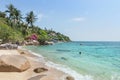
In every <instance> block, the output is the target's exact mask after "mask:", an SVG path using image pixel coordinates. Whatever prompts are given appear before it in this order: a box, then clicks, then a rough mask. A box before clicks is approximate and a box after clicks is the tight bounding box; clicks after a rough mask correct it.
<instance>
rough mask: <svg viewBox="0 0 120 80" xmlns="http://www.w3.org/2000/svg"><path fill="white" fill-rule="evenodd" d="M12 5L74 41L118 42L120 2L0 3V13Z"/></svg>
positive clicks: (2, 0)
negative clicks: (30, 12) (32, 14)
mask: <svg viewBox="0 0 120 80" xmlns="http://www.w3.org/2000/svg"><path fill="white" fill-rule="evenodd" d="M10 3H12V4H13V5H14V6H15V7H16V8H18V9H20V10H21V11H22V14H23V15H25V14H26V13H27V12H29V11H32V10H33V11H34V12H35V14H36V16H37V17H38V20H37V22H36V23H35V25H38V26H40V27H42V28H44V27H46V28H48V29H51V28H52V29H53V30H55V31H58V32H61V33H63V34H65V35H67V36H69V37H70V38H71V39H72V40H77V41H120V0H0V11H4V10H6V5H8V4H10Z"/></svg>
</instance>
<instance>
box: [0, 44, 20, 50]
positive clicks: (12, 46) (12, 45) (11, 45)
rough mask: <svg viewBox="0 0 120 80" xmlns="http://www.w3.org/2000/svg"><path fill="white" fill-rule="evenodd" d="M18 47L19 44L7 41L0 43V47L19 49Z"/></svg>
mask: <svg viewBox="0 0 120 80" xmlns="http://www.w3.org/2000/svg"><path fill="white" fill-rule="evenodd" d="M17 48H18V45H17V44H11V43H6V44H1V45H0V49H17Z"/></svg>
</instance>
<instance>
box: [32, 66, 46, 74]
mask: <svg viewBox="0 0 120 80" xmlns="http://www.w3.org/2000/svg"><path fill="white" fill-rule="evenodd" d="M45 71H48V69H46V68H43V67H42V68H41V67H39V68H36V69H34V72H35V73H41V72H45Z"/></svg>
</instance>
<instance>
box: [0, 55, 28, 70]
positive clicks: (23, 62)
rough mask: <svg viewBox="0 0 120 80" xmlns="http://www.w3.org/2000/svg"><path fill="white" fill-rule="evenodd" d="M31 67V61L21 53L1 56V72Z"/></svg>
mask: <svg viewBox="0 0 120 80" xmlns="http://www.w3.org/2000/svg"><path fill="white" fill-rule="evenodd" d="M29 68H30V63H29V61H28V60H27V58H25V57H23V56H21V55H2V56H0V72H22V71H25V70H27V69H29Z"/></svg>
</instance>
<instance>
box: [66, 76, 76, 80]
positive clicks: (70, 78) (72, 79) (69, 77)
mask: <svg viewBox="0 0 120 80" xmlns="http://www.w3.org/2000/svg"><path fill="white" fill-rule="evenodd" d="M65 80H75V79H74V78H73V77H72V76H67V77H66V79H65Z"/></svg>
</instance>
